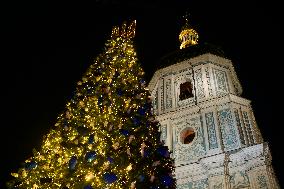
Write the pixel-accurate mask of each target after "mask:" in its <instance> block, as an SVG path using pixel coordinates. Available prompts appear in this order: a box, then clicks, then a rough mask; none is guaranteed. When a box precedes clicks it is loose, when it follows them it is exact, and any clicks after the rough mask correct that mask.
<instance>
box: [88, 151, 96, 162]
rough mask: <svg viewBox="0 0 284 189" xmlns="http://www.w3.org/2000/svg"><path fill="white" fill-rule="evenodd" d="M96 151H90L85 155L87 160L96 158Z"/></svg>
mask: <svg viewBox="0 0 284 189" xmlns="http://www.w3.org/2000/svg"><path fill="white" fill-rule="evenodd" d="M96 155H97V154H96V152H95V151H90V152H87V153H86V155H85V160H86V161H87V162H92V161H93V160H94V159H95V158H96Z"/></svg>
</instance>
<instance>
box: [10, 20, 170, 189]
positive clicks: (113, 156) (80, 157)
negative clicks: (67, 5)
mask: <svg viewBox="0 0 284 189" xmlns="http://www.w3.org/2000/svg"><path fill="white" fill-rule="evenodd" d="M134 36H135V22H131V23H130V24H129V25H127V24H126V23H123V24H122V26H121V27H114V28H113V30H112V34H111V38H110V39H109V40H108V41H107V42H106V44H105V49H104V51H103V52H102V53H101V54H100V55H98V57H97V58H96V59H95V60H94V64H92V65H91V66H90V67H89V69H88V70H87V71H86V73H85V74H84V75H83V77H82V80H81V81H79V82H78V83H77V88H76V92H75V95H74V96H73V97H72V98H71V100H70V102H68V104H67V105H66V108H65V110H64V111H63V113H62V114H60V115H59V117H58V119H57V122H56V124H55V126H54V127H53V128H52V129H51V130H50V132H49V133H48V134H47V135H46V136H45V137H44V139H43V143H42V146H41V149H39V150H38V151H34V153H33V156H32V157H31V158H29V159H27V160H26V161H25V163H24V166H23V167H22V168H20V169H19V170H18V172H17V173H12V176H14V177H15V178H14V179H13V180H12V181H11V182H9V183H8V185H9V187H10V188H21V189H22V188H24V189H26V188H33V189H36V188H41V189H55V188H62V189H68V188H69V189H71V188H72V189H73V188H76V189H77V188H78V189H81V188H82V189H92V188H93V189H95V188H101V189H106V188H109V189H114V188H115V189H117V188H123V189H124V188H133V189H134V188H137V189H138V188H144V189H148V188H149V189H151V188H152V189H158V188H159V189H162V188H175V179H174V178H173V175H172V172H173V170H174V167H173V160H172V159H171V158H170V153H169V151H168V148H167V147H165V146H163V143H162V142H160V132H159V124H158V122H157V121H156V120H155V117H154V115H153V113H152V107H151V99H150V96H149V92H148V90H147V89H146V86H145V85H146V84H145V81H144V80H143V75H144V72H143V70H142V68H141V66H140V64H139V63H138V60H137V57H136V53H135V50H134V46H133V38H134Z"/></svg>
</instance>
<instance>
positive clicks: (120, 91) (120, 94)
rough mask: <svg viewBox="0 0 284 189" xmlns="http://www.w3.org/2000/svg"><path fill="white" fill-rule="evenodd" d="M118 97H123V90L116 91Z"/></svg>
mask: <svg viewBox="0 0 284 189" xmlns="http://www.w3.org/2000/svg"><path fill="white" fill-rule="evenodd" d="M116 94H117V96H122V90H121V89H120V88H119V89H117V90H116Z"/></svg>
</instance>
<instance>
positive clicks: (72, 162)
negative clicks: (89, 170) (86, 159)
mask: <svg viewBox="0 0 284 189" xmlns="http://www.w3.org/2000/svg"><path fill="white" fill-rule="evenodd" d="M76 164H77V157H76V156H72V157H71V159H70V160H69V164H68V165H69V169H70V170H74V169H75V167H76Z"/></svg>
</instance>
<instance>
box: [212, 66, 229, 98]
mask: <svg viewBox="0 0 284 189" xmlns="http://www.w3.org/2000/svg"><path fill="white" fill-rule="evenodd" d="M214 73H215V78H216V80H215V86H216V94H217V96H222V95H224V94H227V93H228V87H227V75H226V72H225V71H222V70H217V69H214ZM216 82H217V83H216Z"/></svg>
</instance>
